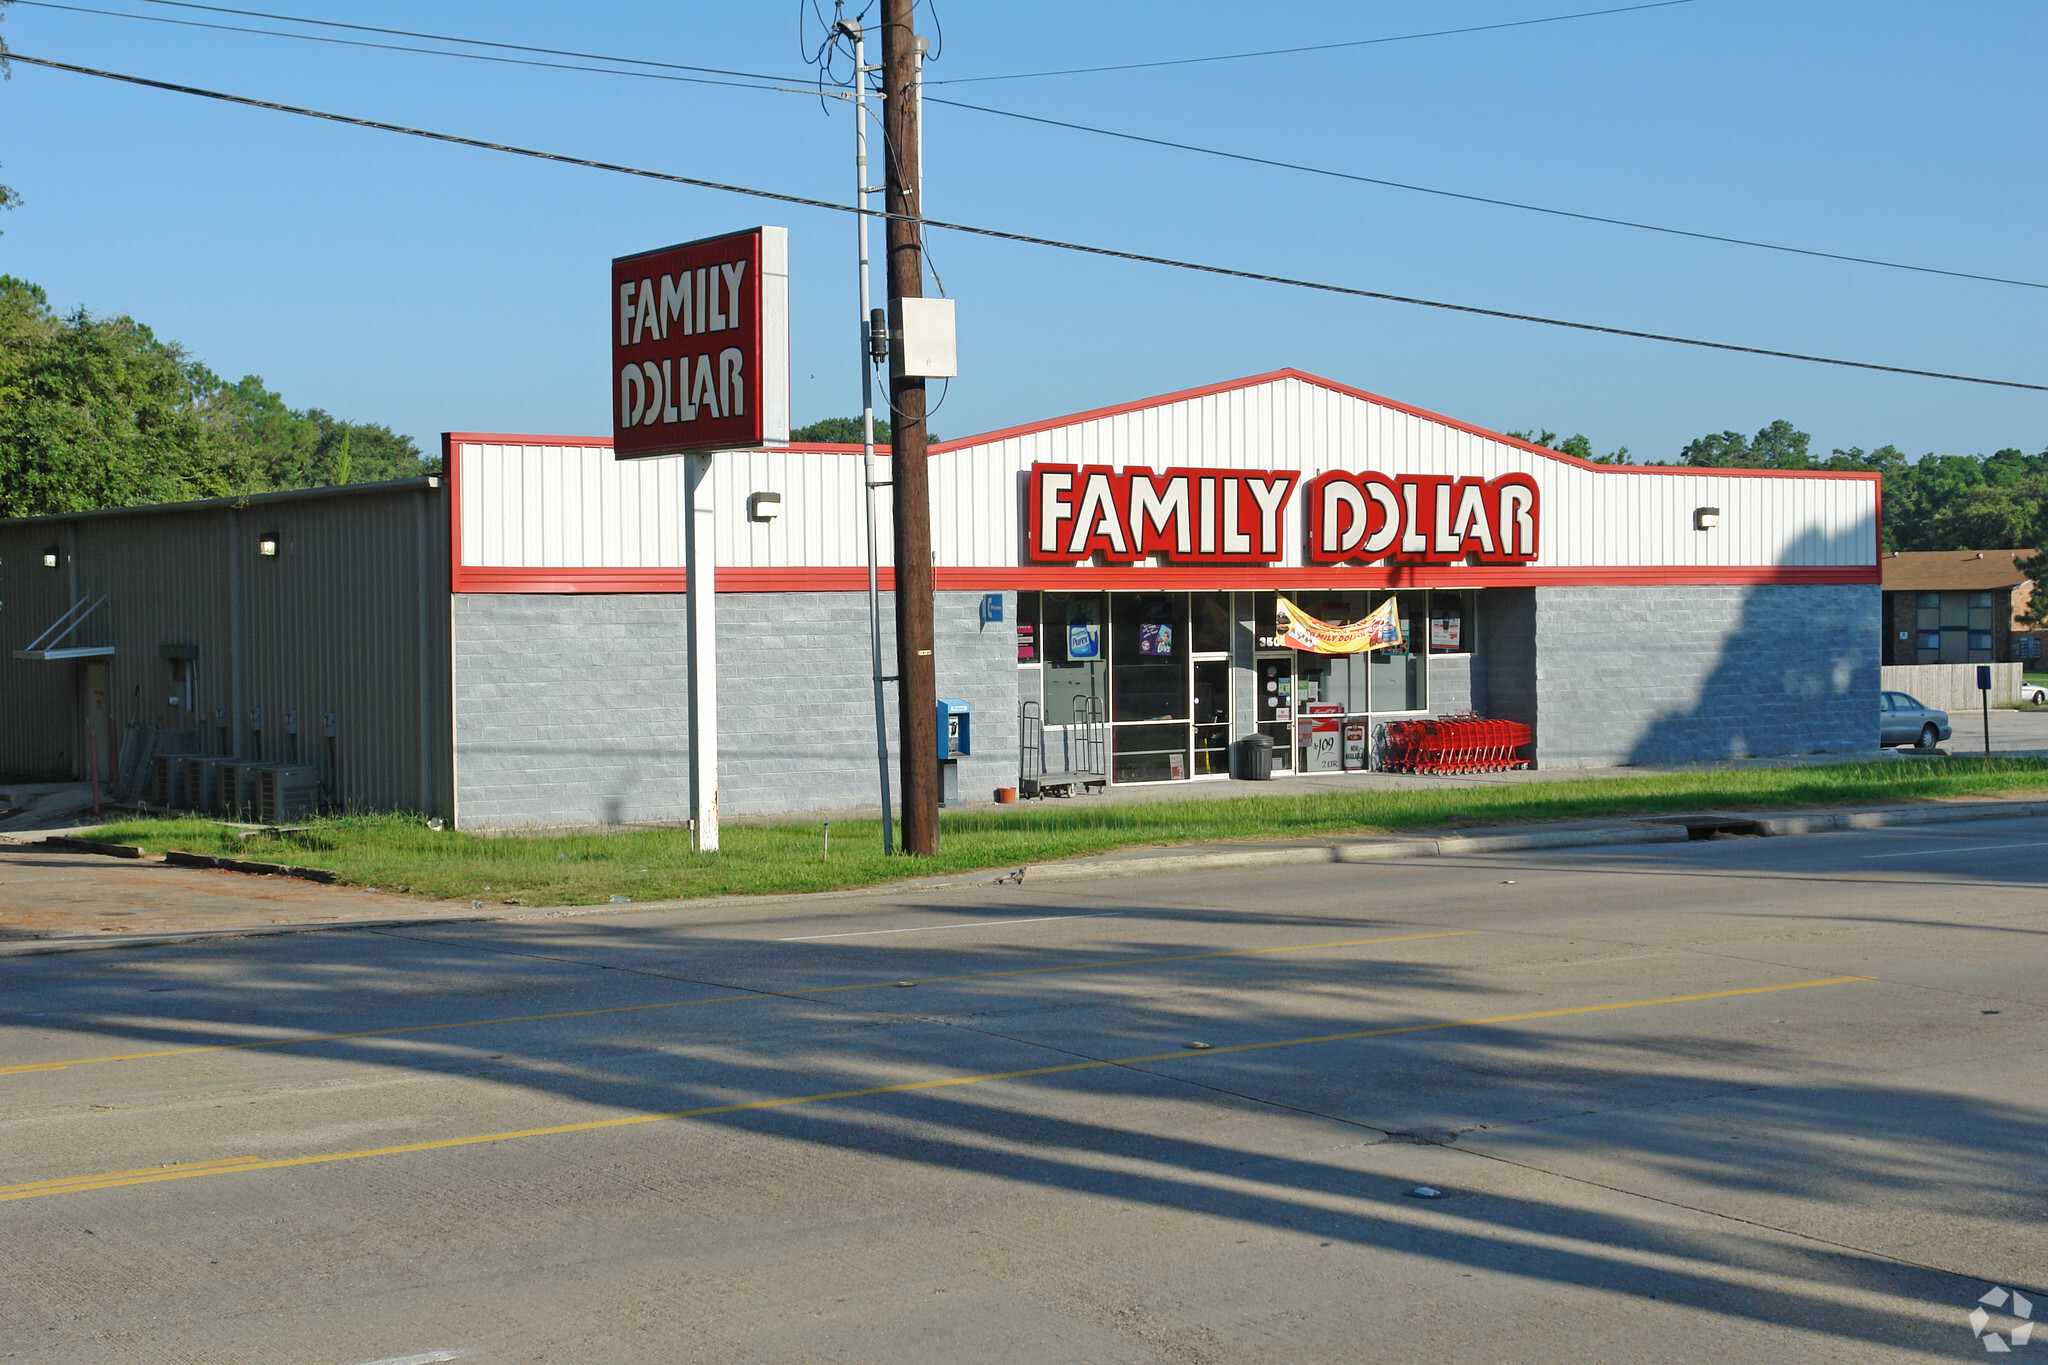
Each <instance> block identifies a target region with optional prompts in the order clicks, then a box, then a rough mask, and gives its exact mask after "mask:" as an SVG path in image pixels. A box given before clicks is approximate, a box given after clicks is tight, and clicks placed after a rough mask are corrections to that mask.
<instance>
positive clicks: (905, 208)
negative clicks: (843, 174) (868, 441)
mask: <svg viewBox="0 0 2048 1365" xmlns="http://www.w3.org/2000/svg"><path fill="white" fill-rule="evenodd" d="M914 9H915V0H882V130H883V135H884V137H885V139H886V153H885V155H884V157H883V163H884V165H885V166H886V167H887V171H888V175H887V182H888V198H887V207H888V212H889V226H888V278H889V319H890V324H891V326H890V330H891V331H892V332H895V331H900V330H901V329H902V327H903V323H904V320H905V319H906V317H909V316H911V315H913V314H915V313H916V311H917V308H918V306H919V305H920V304H922V303H923V302H924V234H923V231H922V228H923V224H922V223H921V222H920V221H919V220H920V219H921V218H922V217H923V215H924V198H923V193H922V186H921V185H920V183H919V176H918V166H919V163H920V161H921V159H922V150H921V147H920V143H919V128H918V117H917V99H916V84H917V75H918V71H917V68H918V57H919V53H918V50H917V34H916V28H915V25H914V23H913V19H912V11H913V10H914ZM906 306H907V308H908V311H906ZM891 340H892V341H894V340H895V338H893V337H892V338H891ZM902 349H903V348H902V346H901V345H892V346H891V347H890V353H891V354H890V375H889V447H890V454H891V457H892V459H891V464H892V466H893V469H892V472H891V475H890V483H891V487H890V490H889V491H890V493H891V494H892V495H893V500H894V509H895V534H896V676H897V683H896V698H897V710H896V714H897V716H898V718H899V724H901V726H902V743H901V745H900V746H899V750H898V752H899V754H900V755H901V763H902V768H901V772H902V778H903V851H904V852H905V853H918V854H931V853H937V852H938V851H939V757H938V737H937V734H936V727H935V725H934V723H933V722H934V720H935V717H936V714H937V705H938V691H939V689H938V680H937V672H936V668H935V664H934V661H933V658H932V652H933V649H934V644H933V629H932V511H931V482H930V472H929V470H928V469H927V467H926V463H925V394H924V378H923V376H921V375H918V374H914V373H905V372H903V371H901V370H900V369H899V367H898V357H899V356H900V353H901V351H902ZM949 349H950V348H949ZM929 358H930V357H921V359H929Z"/></svg>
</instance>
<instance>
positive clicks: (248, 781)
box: [213, 758, 256, 820]
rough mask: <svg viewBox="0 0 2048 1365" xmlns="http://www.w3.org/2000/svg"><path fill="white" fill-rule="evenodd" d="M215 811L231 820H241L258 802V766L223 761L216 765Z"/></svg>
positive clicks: (214, 773)
mask: <svg viewBox="0 0 2048 1365" xmlns="http://www.w3.org/2000/svg"><path fill="white" fill-rule="evenodd" d="M213 775H214V783H215V788H214V809H215V810H217V811H219V812H220V813H221V814H222V815H224V816H226V817H227V818H228V819H230V820H240V819H242V818H243V817H244V816H246V815H247V814H248V813H249V807H250V805H251V804H252V803H253V802H254V801H255V800H256V765H255V764H254V763H238V762H235V761H233V760H230V759H225V758H224V759H222V760H221V761H220V762H219V763H217V764H216V765H214V770H213Z"/></svg>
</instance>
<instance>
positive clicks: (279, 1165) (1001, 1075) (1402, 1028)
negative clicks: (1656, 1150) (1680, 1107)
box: [0, 976, 1874, 1203]
mask: <svg viewBox="0 0 2048 1365" xmlns="http://www.w3.org/2000/svg"><path fill="white" fill-rule="evenodd" d="M1873 979H1874V978H1872V977H1867V976H1831V977H1827V978H1825V979H1823V980H1819V981H1788V982H1785V983H1783V984H1781V985H1775V986H1741V987H1737V988H1735V989H1732V990H1725V991H1703V992H1701V993H1699V994H1697V995H1665V996H1659V997H1657V998H1656V999H1654V1000H1623V1001H1618V1002H1616V1003H1614V1004H1610V1005H1574V1006H1569V1007H1567V1008H1564V1009H1554V1010H1532V1011H1530V1012H1528V1013H1525V1014H1496V1015H1492V1016H1489V1017H1487V1018H1484V1019H1451V1020H1439V1021H1437V1022H1435V1023H1428V1024H1400V1025H1396V1026H1395V1027H1392V1028H1376V1029H1357V1030H1353V1031H1351V1032H1347V1033H1319V1034H1314V1035H1312V1036H1310V1037H1306V1038H1278V1039H1274V1040H1272V1041H1269V1042H1263V1043H1232V1044H1227V1045H1224V1046H1220V1047H1212V1048H1207V1049H1204V1050H1203V1051H1200V1052H1189V1051H1185V1050H1183V1049H1179V1048H1176V1049H1175V1050H1173V1051H1172V1052H1149V1053H1144V1054H1141V1055H1139V1056H1135V1057H1112V1058H1107V1059H1104V1060H1099V1061H1098V1060H1095V1059H1092V1058H1091V1059H1089V1060H1087V1061H1080V1062H1063V1063H1061V1064H1059V1065H1057V1066H1034V1067H1025V1068H1022V1069H1020V1070H1016V1071H990V1072H984V1073H982V1074H980V1075H975V1076H942V1077H938V1078H935V1079H932V1080H926V1081H902V1082H898V1083H897V1084H894V1085H871V1086H863V1087H861V1088H859V1089H855V1090H827V1091H822V1092H820V1093H818V1094H814V1095H785V1096H781V1097H778V1098H775V1099H766V1100H743V1101H740V1102H737V1103H734V1104H712V1105H705V1106H703V1107H701V1108H697V1109H677V1110H672V1111H670V1112H668V1113H663V1114H630V1115H627V1116H625V1117H623V1118H612V1119H589V1120H586V1121H584V1122H582V1123H558V1124H554V1125H551V1126H549V1127H546V1128H520V1129H516V1130H514V1131H512V1132H507V1133H477V1134H473V1135H471V1136H468V1137H453V1138H438V1139H436V1140H434V1141H432V1142H408V1143H404V1144H401V1145H398V1146H392V1147H366V1148H363V1149H361V1150H359V1151H353V1152H323V1153H320V1154H317V1155H314V1156H290V1157H276V1158H272V1159H271V1160H267V1161H249V1160H239V1161H234V1162H232V1163H229V1162H221V1163H218V1164H209V1165H205V1166H200V1165H192V1166H180V1167H178V1168H176V1169H171V1170H154V1171H142V1172H136V1171H112V1172H107V1173H105V1174H101V1175H81V1176H73V1177H70V1178H68V1179H56V1180H47V1181H38V1182H35V1183H34V1184H33V1185H30V1186H13V1187H9V1188H7V1189H4V1190H0V1203H7V1202H9V1201H12V1200H16V1199H39V1198H41V1197H43V1196H44V1195H51V1194H76V1193H80V1192H82V1191H85V1190H107V1189H116V1188H120V1187H123V1186H128V1185H153V1184H156V1183H158V1182H159V1181H164V1180H195V1179H197V1178H199V1177H200V1176H208V1175H233V1174H239V1173H241V1172H243V1171H280V1170H284V1169H286V1168H288V1167H292V1166H322V1165H326V1164H327V1163H328V1162H332V1161H358V1160H361V1159H362V1158H364V1157H374V1156H402V1155H405V1154H407V1153H410V1152H435V1151H441V1150H444V1149H446V1148H450V1147H475V1146H479V1145H481V1144H484V1143H490V1142H511V1141H513V1140H515V1139H518V1138H537V1137H559V1136H561V1135H563V1134H565V1133H593V1132H597V1131H599V1130H601V1129H606V1128H627V1127H631V1126H633V1125H634V1124H640V1123H668V1122H672V1121H674V1120H676V1119H695V1118H707V1117H710V1116H711V1115H714V1114H737V1113H742V1112H746V1111H749V1110H757V1109H780V1108H784V1107H786V1106H789V1105H794V1104H822V1103H825V1102H827V1101H830V1100H852V1099H862V1098H865V1097H867V1096H870V1095H902V1094H909V1093H911V1092H913V1091H919V1090H938V1089H943V1088H945V1087H947V1086H955V1085H982V1084H986V1083H987V1082H990V1081H1014V1080H1025V1079H1029V1078H1031V1077H1034V1076H1059V1075H1065V1074H1070V1073H1072V1072H1076V1071H1098V1070H1101V1069H1103V1068H1105V1067H1120V1066H1144V1065H1148V1064H1151V1063H1156V1062H1195V1061H1202V1060H1206V1059H1208V1058H1213V1057H1220V1056H1223V1055H1225V1054H1226V1053H1232V1052H1262V1051H1267V1050H1270V1049H1274V1048H1284V1047H1308V1046H1312V1045H1314V1044H1317V1043H1345V1042H1353V1041H1356V1040H1357V1039H1360V1038H1391V1037H1394V1036H1396V1035H1398V1034H1404V1033H1431V1032H1437V1031H1440V1030H1443V1029H1454V1028H1479V1027H1484V1026H1486V1025H1491V1024H1518V1023H1526V1022H1528V1021H1530V1020H1533V1019H1562V1018H1565V1017H1567V1016H1570V1015H1579V1014H1602V1013H1606V1012H1608V1011H1612V1010H1636V1009H1646V1008H1648V1007H1650V1006H1653V1005H1684V1004H1691V1003H1694V1002H1696V1001H1700V1000H1726V999H1730V998H1732V997H1735V996H1740V995H1766V994H1769V993H1771V992H1773V991H1798V990H1806V989H1808V988H1810V987H1814V986H1841V985H1847V984H1848V983H1850V982H1855V981H1870V980H1873Z"/></svg>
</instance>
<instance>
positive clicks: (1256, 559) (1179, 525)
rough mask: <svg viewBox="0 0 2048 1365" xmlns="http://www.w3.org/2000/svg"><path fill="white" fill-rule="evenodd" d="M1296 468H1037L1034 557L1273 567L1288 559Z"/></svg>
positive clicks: (1032, 521)
mask: <svg viewBox="0 0 2048 1365" xmlns="http://www.w3.org/2000/svg"><path fill="white" fill-rule="evenodd" d="M1300 478H1301V475H1299V474H1298V473H1296V472H1295V471H1293V470H1289V469H1282V470H1271V469H1201V468H1195V467H1192V466H1177V467H1174V468H1171V469H1166V470H1162V471H1160V472H1159V473H1157V474H1155V473H1153V472H1152V471H1151V470H1150V469H1148V468H1146V467H1144V466H1143V465H1127V466H1125V467H1124V468H1123V470H1121V471H1118V470H1113V469H1111V468H1110V467H1109V466H1108V465H1070V464H1035V465H1033V466H1031V486H1030V505H1029V508H1028V510H1027V513H1026V520H1027V521H1028V522H1029V523H1030V527H1029V548H1028V553H1029V555H1030V556H1031V558H1032V559H1034V560H1037V561H1039V562H1040V563H1049V562H1051V563H1065V564H1072V563H1076V562H1078V561H1080V560H1084V559H1088V558H1090V557H1092V556H1094V555H1096V554H1098V553H1099V554H1101V555H1102V557H1103V558H1104V559H1107V560H1109V561H1110V562H1112V563H1118V564H1127V563H1131V562H1134V561H1136V560H1140V559H1144V558H1145V557H1147V556H1148V555H1155V554H1156V555H1163V556H1165V557H1166V558H1167V559H1170V560H1175V561H1178V562H1180V563H1186V564H1267V563H1271V562H1272V561H1274V560H1276V559H1279V558H1280V557H1281V535H1282V531H1281V526H1282V524H1283V519H1284V517H1285V515H1286V511H1287V500H1288V498H1289V497H1291V496H1292V495H1293V493H1294V485H1295V483H1296V482H1297V481H1298V480H1299V479H1300Z"/></svg>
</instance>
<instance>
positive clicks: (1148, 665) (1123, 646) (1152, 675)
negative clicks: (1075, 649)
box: [1109, 592, 1188, 747]
mask: <svg viewBox="0 0 2048 1365" xmlns="http://www.w3.org/2000/svg"><path fill="white" fill-rule="evenodd" d="M1110 602H1111V607H1110V613H1111V615H1110V641H1109V644H1110V650H1109V659H1110V699H1111V700H1110V710H1111V715H1110V719H1111V720H1115V721H1149V720H1186V719H1187V718H1188V595H1187V594H1186V593H1182V592H1130V593H1124V592H1120V593H1115V594H1113V595H1112V596H1111V598H1110ZM1183 747H1185V745H1184V744H1183Z"/></svg>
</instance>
